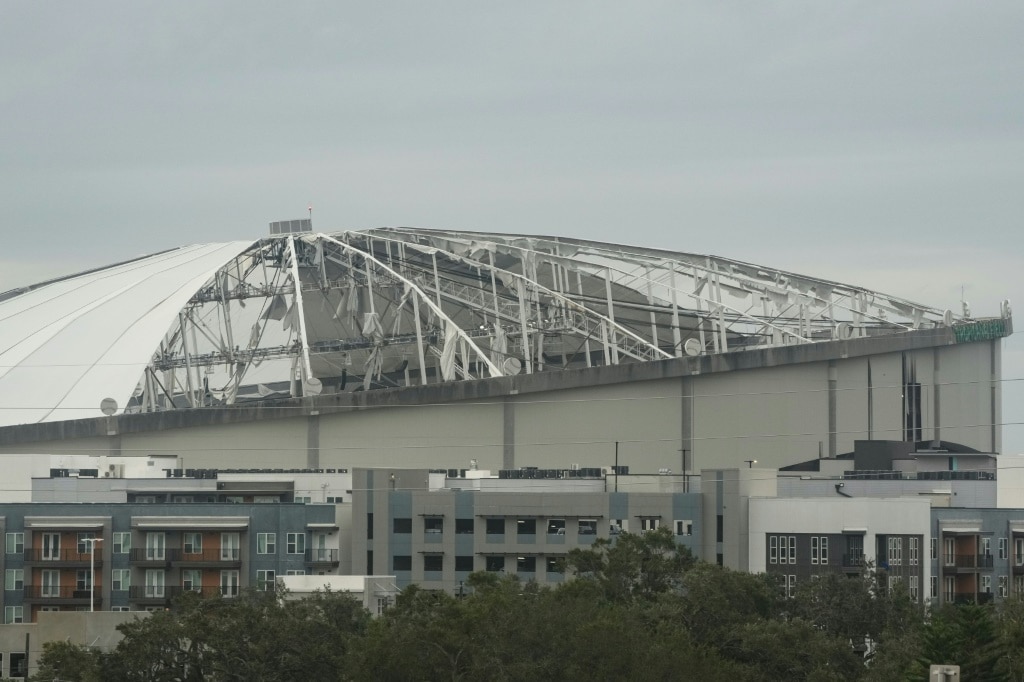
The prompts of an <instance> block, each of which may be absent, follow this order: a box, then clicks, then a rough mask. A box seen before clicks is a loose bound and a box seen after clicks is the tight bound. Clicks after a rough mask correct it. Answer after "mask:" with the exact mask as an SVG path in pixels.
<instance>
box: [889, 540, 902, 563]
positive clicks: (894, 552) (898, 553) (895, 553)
mask: <svg viewBox="0 0 1024 682" xmlns="http://www.w3.org/2000/svg"><path fill="white" fill-rule="evenodd" d="M888 563H889V565H890V566H900V565H901V564H902V563H903V538H898V537H889V538H888Z"/></svg>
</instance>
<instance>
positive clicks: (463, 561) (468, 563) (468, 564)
mask: <svg viewBox="0 0 1024 682" xmlns="http://www.w3.org/2000/svg"><path fill="white" fill-rule="evenodd" d="M455 570H456V571H466V572H469V573H472V572H473V555H472V554H461V555H457V556H456V557H455Z"/></svg>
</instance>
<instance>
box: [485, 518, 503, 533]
mask: <svg viewBox="0 0 1024 682" xmlns="http://www.w3.org/2000/svg"><path fill="white" fill-rule="evenodd" d="M487 534H488V535H504V534H505V519H487Z"/></svg>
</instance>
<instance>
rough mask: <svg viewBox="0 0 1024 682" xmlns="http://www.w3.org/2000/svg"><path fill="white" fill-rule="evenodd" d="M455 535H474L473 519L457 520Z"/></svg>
mask: <svg viewBox="0 0 1024 682" xmlns="http://www.w3.org/2000/svg"><path fill="white" fill-rule="evenodd" d="M455 533H456V534H457V535H472V534H473V519H455Z"/></svg>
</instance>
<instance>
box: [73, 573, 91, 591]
mask: <svg viewBox="0 0 1024 682" xmlns="http://www.w3.org/2000/svg"><path fill="white" fill-rule="evenodd" d="M91 587H92V571H90V570H89V569H88V568H80V569H78V570H77V571H75V589H76V590H79V591H82V590H88V589H90V588H91Z"/></svg>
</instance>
